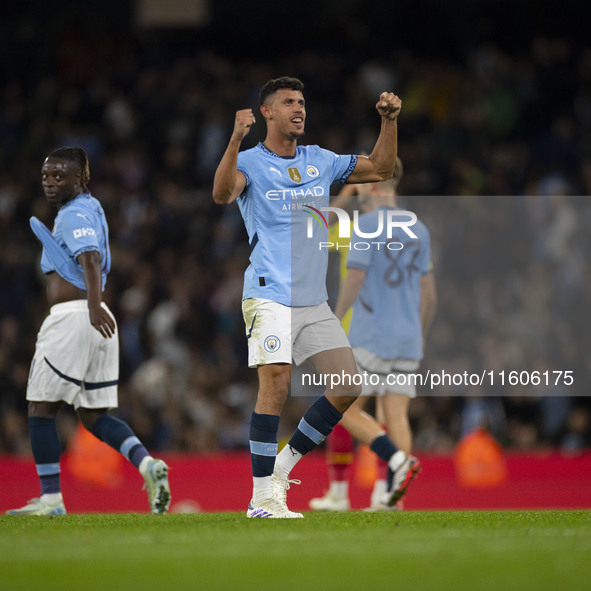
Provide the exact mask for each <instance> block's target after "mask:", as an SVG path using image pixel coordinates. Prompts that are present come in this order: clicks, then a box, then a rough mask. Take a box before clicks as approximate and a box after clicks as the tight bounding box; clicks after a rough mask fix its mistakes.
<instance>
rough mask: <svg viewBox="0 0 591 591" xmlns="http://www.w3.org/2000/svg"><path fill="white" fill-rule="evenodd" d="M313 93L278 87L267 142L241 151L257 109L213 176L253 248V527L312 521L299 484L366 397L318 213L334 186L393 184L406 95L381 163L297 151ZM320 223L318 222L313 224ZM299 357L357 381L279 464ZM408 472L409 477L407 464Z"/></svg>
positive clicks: (307, 420) (240, 120)
mask: <svg viewBox="0 0 591 591" xmlns="http://www.w3.org/2000/svg"><path fill="white" fill-rule="evenodd" d="M303 89H304V86H303V84H302V82H301V81H300V80H298V79H297V78H290V77H282V78H277V79H275V80H270V81H269V82H267V83H266V84H265V85H264V86H263V88H262V89H261V93H260V100H259V105H260V112H261V114H262V116H263V117H264V119H265V123H266V125H267V135H266V138H265V140H264V142H262V143H261V144H259V145H258V146H256V147H254V148H252V149H250V150H246V151H244V152H240V144H241V142H242V140H243V139H244V137H245V136H246V135H247V134H248V132H249V130H250V128H251V126H252V125H253V124H254V123H255V117H254V114H253V112H252V110H251V109H244V110H241V111H238V112H237V113H236V119H235V124H234V130H233V133H232V137H231V138H230V142H229V144H228V147H227V149H226V152H225V153H224V155H223V157H222V160H221V162H220V164H219V166H218V169H217V171H216V174H215V178H214V186H213V199H214V201H215V202H216V203H231V202H232V201H235V200H237V201H238V204H239V207H240V211H241V213H242V216H243V218H244V223H245V225H246V229H247V232H248V236H249V242H250V247H251V256H250V263H251V264H250V266H249V267H248V269H247V270H246V273H245V280H244V299H243V313H244V320H245V323H246V334H247V339H248V347H249V365H250V367H256V368H257V371H258V377H259V391H258V396H257V402H256V406H255V409H254V412H253V414H252V418H251V424H250V450H251V461H252V474H253V494H252V498H251V502H250V504H249V507H248V511H247V516H248V517H269V518H297V517H302V515H301V513H295V512H292V511H290V510H289V509H288V508H287V503H286V495H287V489H288V488H289V485H290V483H293V482H295V481H293V480H289V474H290V472H291V470H292V468H293V467H294V466H295V464H296V463H297V462H298V461H299V459H300V458H301V457H302V456H303V455H304V454H306V453H307V452H308V451H310V450H312V449H314V448H315V447H316V446H317V445H318V444H320V443H321V442H322V441H323V440H324V439H325V438H326V436H327V435H328V434H329V433H330V432H331V430H332V429H333V427H334V425H336V424H337V423H338V422H339V421H340V419H341V418H342V413H343V412H344V411H345V410H346V409H347V408H348V407H349V406H350V405H351V404H352V403H353V401H354V400H355V399H356V398H357V396H358V395H359V393H360V391H361V388H360V387H359V386H356V385H354V383H353V377H354V376H355V375H356V374H357V368H356V365H355V359H354V357H353V353H352V351H351V348H350V345H349V341H348V339H347V336H346V334H345V332H344V330H343V328H342V327H341V325H340V323H339V321H338V320H337V319H336V317H335V316H334V314H333V313H332V312H331V311H330V308H329V307H328V304H327V303H326V299H327V295H326V287H325V282H326V267H327V258H328V253H327V251H326V249H320V248H319V246H320V242H323V241H324V242H325V241H326V240H327V239H328V228H327V225H326V223H325V219H323V218H321V217H320V215H319V214H321V211H320V210H321V208H322V207H325V206H327V205H328V199H329V194H330V185H331V184H332V183H335V182H340V183H345V182H347V183H366V182H372V181H381V180H385V179H388V178H390V177H391V176H392V172H393V170H394V164H395V161H396V153H397V117H398V113H399V112H400V108H401V105H402V103H401V100H400V99H399V98H398V97H397V96H396V95H394V94H393V93H390V92H384V93H382V94H381V95H380V98H379V100H378V103H377V105H376V108H377V110H378V112H379V114H380V116H381V130H380V135H379V137H378V140H377V142H376V145H375V147H374V149H373V151H372V153H371V154H370V155H369V156H368V157H361V156H354V155H349V156H340V155H337V154H334V153H332V152H330V151H328V150H323V149H321V148H319V147H318V146H298V145H297V142H298V140H299V139H300V138H301V137H302V136H303V135H304V127H305V123H306V105H305V100H304V95H303ZM312 215H313V216H315V217H317V218H318V222H319V223H315V222H314V223H312V224H309V223H308V220H309V219H311V216H312ZM313 221H314V220H313ZM309 232H310V233H311V236H308V233H309ZM292 359H293V361H295V363H296V364H299V363H301V362H303V361H305V360H306V359H309V360H310V361H311V362H312V363H313V365H314V367H315V369H316V370H317V371H318V372H320V373H322V374H339V376H345V377H346V378H349V379H348V380H347V379H345V380H344V384H343V385H340V386H335V387H333V388H328V389H327V391H326V393H325V396H322V397H320V398H319V399H318V400H317V401H316V402H314V404H312V406H311V407H310V408H309V409H308V410H307V411H306V413H305V414H304V417H303V418H302V420H301V421H300V424H299V426H298V428H297V429H296V432H295V433H294V435H293V436H292V438H291V440H290V441H289V443H288V445H287V446H286V447H285V448H284V449H283V450H282V451H281V453H279V454H278V455H277V429H278V426H279V416H280V414H281V409H282V407H283V404H284V402H285V400H286V398H287V394H288V389H289V385H290V379H291V363H292ZM403 464H404V465H402V464H401V469H402V470H404V469H405V466H406V464H407V462H404V463H403Z"/></svg>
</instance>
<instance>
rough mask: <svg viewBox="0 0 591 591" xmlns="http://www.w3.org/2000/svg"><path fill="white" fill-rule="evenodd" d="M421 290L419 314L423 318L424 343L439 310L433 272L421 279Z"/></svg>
mask: <svg viewBox="0 0 591 591" xmlns="http://www.w3.org/2000/svg"><path fill="white" fill-rule="evenodd" d="M420 289H421V301H420V304H419V313H420V316H421V326H422V328H423V343H424V342H425V341H426V339H427V333H428V332H429V327H430V326H431V323H432V322H433V317H434V316H435V310H436V309H437V288H436V286H435V277H434V275H433V271H431V272H430V273H428V274H427V275H423V276H422V277H421V283H420Z"/></svg>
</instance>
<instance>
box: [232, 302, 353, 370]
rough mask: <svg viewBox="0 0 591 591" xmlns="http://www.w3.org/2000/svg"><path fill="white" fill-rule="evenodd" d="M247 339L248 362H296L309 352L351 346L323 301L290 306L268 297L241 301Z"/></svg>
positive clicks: (259, 363)
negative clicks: (295, 306) (315, 304)
mask: <svg viewBox="0 0 591 591" xmlns="http://www.w3.org/2000/svg"><path fill="white" fill-rule="evenodd" d="M242 314H243V316H244V323H245V324H246V338H247V339H248V366H249V367H257V366H258V365H268V364H270V363H292V360H293V362H295V364H296V365H300V364H301V363H303V362H304V361H305V360H306V359H308V358H309V357H312V355H315V354H316V353H321V352H322V351H330V350H331V349H339V348H341V347H351V345H350V344H349V339H348V338H347V335H346V333H345V331H344V330H343V327H342V326H341V323H340V322H339V321H338V319H337V317H336V316H335V315H334V314H333V312H332V310H331V309H330V307H329V306H328V304H327V303H326V302H323V303H322V304H318V305H317V306H302V307H297V308H290V307H289V306H284V305H283V304H278V303H277V302H273V301H271V300H265V299H261V298H248V299H246V300H244V301H243V302H242Z"/></svg>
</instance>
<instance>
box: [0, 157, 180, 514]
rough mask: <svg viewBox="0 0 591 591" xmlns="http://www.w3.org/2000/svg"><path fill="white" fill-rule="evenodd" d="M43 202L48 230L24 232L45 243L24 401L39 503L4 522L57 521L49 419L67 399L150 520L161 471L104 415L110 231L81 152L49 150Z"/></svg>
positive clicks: (114, 338) (108, 374) (54, 437)
mask: <svg viewBox="0 0 591 591" xmlns="http://www.w3.org/2000/svg"><path fill="white" fill-rule="evenodd" d="M41 177H42V186H43V191H44V192H45V197H46V198H47V201H48V203H49V204H50V205H53V206H55V207H57V209H58V213H57V216H56V218H55V222H54V227H53V232H50V231H49V230H48V229H47V228H46V227H45V226H44V225H43V224H42V223H41V222H40V221H39V220H38V219H37V218H35V217H33V218H31V220H30V223H31V228H32V229H33V231H34V232H35V235H36V236H37V237H38V238H39V240H40V241H41V243H42V244H43V254H42V257H41V269H42V270H43V273H44V274H45V277H46V283H47V300H48V304H49V306H50V310H49V316H48V317H47V318H46V319H45V321H44V322H43V325H42V326H41V329H40V331H39V334H38V336H37V345H36V348H35V357H34V358H33V362H32V363H31V371H30V374H29V383H28V386H27V400H28V401H29V432H30V436H31V446H32V449H33V457H34V459H35V464H36V467H37V474H38V476H39V480H40V483H41V496H40V497H39V498H35V499H32V500H30V501H29V502H28V503H27V504H26V505H25V506H24V507H21V508H20V509H12V510H10V511H7V513H8V514H11V515H63V514H64V513H66V508H65V505H64V501H63V497H62V493H61V486H60V454H61V446H60V441H59V437H58V433H57V429H56V416H57V413H58V411H59V409H60V407H61V405H62V404H63V403H64V402H65V403H67V404H71V405H73V406H74V407H75V408H76V412H77V413H78V417H79V418H80V421H81V422H82V424H83V425H84V427H86V428H87V429H88V430H89V431H91V432H92V433H93V434H94V435H95V436H96V437H98V438H99V439H101V440H102V441H104V442H105V443H107V444H109V445H110V446H111V447H113V448H114V449H116V450H117V451H119V452H120V453H122V454H123V455H124V456H125V457H126V458H127V459H128V460H129V461H130V462H131V463H132V464H133V465H134V466H135V467H136V468H138V470H139V471H140V473H141V474H142V476H143V477H144V480H145V482H146V486H147V491H148V500H149V503H150V510H151V512H152V513H166V511H167V510H168V508H169V505H170V488H169V485H168V466H167V465H166V464H165V463H164V462H163V461H162V460H157V459H154V458H152V457H151V456H150V454H149V453H148V451H147V450H146V448H145V447H144V446H143V445H142V443H141V442H140V440H139V439H138V438H137V437H136V436H135V434H134V433H133V431H132V430H131V429H130V428H129V425H127V423H125V422H123V421H121V420H119V419H117V418H115V417H112V416H110V415H109V414H108V413H107V411H108V410H109V409H110V408H115V407H116V406H117V385H118V382H119V338H118V334H117V324H116V322H115V319H114V317H113V315H112V314H111V312H110V310H109V309H108V308H107V306H106V304H105V303H104V302H103V301H102V292H103V288H104V285H105V282H106V280H107V274H108V273H109V270H110V267H111V253H110V251H109V230H108V226H107V220H106V219H105V213H104V211H103V208H102V207H101V204H100V203H99V202H98V201H97V200H96V199H95V198H94V197H92V196H91V195H90V193H89V191H88V182H89V180H90V169H89V164H88V158H87V157H86V153H85V152H84V150H82V148H69V147H66V148H59V149H57V150H54V151H53V152H52V153H51V154H50V155H49V156H48V157H47V158H46V159H45V162H44V163H43V168H42V169H41Z"/></svg>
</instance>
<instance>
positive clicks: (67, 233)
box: [61, 209, 100, 258]
mask: <svg viewBox="0 0 591 591" xmlns="http://www.w3.org/2000/svg"><path fill="white" fill-rule="evenodd" d="M61 223H62V239H63V241H64V242H65V244H66V246H67V247H68V250H69V251H70V252H71V253H72V256H73V257H74V258H77V257H78V256H79V255H80V254H82V253H83V252H87V251H90V250H96V251H98V252H100V247H99V242H98V240H99V239H98V235H97V231H96V228H95V226H94V216H93V215H92V214H91V213H81V212H80V211H77V210H75V209H71V210H70V211H68V212H66V213H65V215H64V217H63V218H62V221H61Z"/></svg>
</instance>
